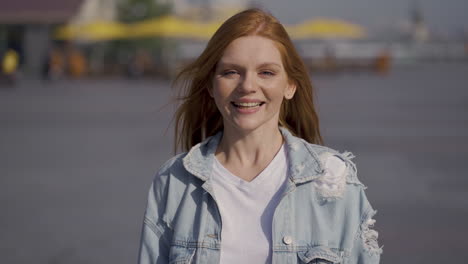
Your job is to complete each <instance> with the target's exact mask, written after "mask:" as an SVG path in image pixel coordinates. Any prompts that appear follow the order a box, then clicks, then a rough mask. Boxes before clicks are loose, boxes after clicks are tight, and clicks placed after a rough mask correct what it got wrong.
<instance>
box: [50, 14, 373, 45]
mask: <svg viewBox="0 0 468 264" xmlns="http://www.w3.org/2000/svg"><path fill="white" fill-rule="evenodd" d="M220 25H221V22H207V23H202V22H195V21H190V20H185V19H181V18H178V17H175V16H164V17H159V18H154V19H149V20H145V21H142V22H137V23H133V24H122V23H117V22H100V21H97V22H93V23H89V24H85V25H73V24H70V25H65V26H62V27H60V28H59V29H57V31H56V32H55V35H54V37H55V38H56V39H80V40H89V41H100V40H111V39H131V38H141V37H156V36H158V37H172V38H182V39H184V38H190V39H202V40H208V39H209V38H210V37H211V36H212V35H213V34H214V32H215V31H216V30H217V29H218V28H219V26H220ZM285 28H286V30H287V31H288V33H289V34H290V36H291V38H292V39H311V38H316V39H321V38H353V39H356V38H363V37H365V36H366V31H365V29H364V28H362V27H361V26H358V25H355V24H351V23H348V22H344V21H340V20H331V19H315V20H308V21H305V22H304V23H301V24H298V25H290V26H285Z"/></svg>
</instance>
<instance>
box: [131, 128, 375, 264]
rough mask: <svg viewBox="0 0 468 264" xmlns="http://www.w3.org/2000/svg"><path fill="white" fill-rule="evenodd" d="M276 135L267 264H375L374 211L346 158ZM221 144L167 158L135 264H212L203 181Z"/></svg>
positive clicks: (213, 216) (214, 224)
mask: <svg viewBox="0 0 468 264" xmlns="http://www.w3.org/2000/svg"><path fill="white" fill-rule="evenodd" d="M280 130H281V133H282V134H283V137H284V139H285V142H286V143H285V147H286V150H287V152H286V153H287V158H288V179H287V182H286V187H285V188H284V191H283V194H282V196H281V200H280V202H279V204H278V206H277V208H276V210H275V213H274V216H273V225H272V245H271V248H272V263H277V264H284V263H288V264H295V263H343V264H347V263H378V262H379V260H380V254H381V252H382V249H381V248H379V246H378V244H377V232H376V231H375V230H373V229H371V228H372V226H373V223H374V222H375V220H373V219H372V216H373V215H374V214H375V213H376V211H374V209H373V208H372V207H371V205H370V204H369V202H368V200H367V198H366V195H365V193H364V189H365V186H364V185H363V184H362V183H361V182H360V181H359V180H358V178H357V175H356V167H355V165H354V163H353V162H352V161H351V160H350V159H351V158H353V156H352V154H351V153H349V152H346V153H339V152H337V151H335V150H332V149H330V148H327V147H323V146H319V145H314V144H310V143H307V142H306V141H305V140H303V139H300V138H297V137H295V136H293V135H292V134H291V133H290V132H289V131H288V130H287V129H285V128H281V127H280ZM221 137H222V132H220V133H218V134H216V135H214V136H212V137H210V138H207V139H206V140H205V141H203V142H201V143H199V144H198V145H196V146H194V147H193V148H192V149H191V150H190V151H189V152H188V153H182V154H179V155H177V156H175V157H173V158H172V159H170V160H169V161H167V162H166V163H165V164H164V165H163V166H162V167H161V169H160V170H159V172H158V173H157V175H156V176H155V178H154V181H153V183H152V185H151V188H150V191H149V195H148V203H147V208H146V212H145V216H144V222H143V228H142V234H141V244H140V250H139V258H138V263H139V264H165V263H171V264H175V263H178V264H179V263H207V264H210V263H219V259H220V249H221V246H222V237H221V228H222V222H221V215H220V212H219V209H218V207H217V204H216V197H215V196H214V195H213V187H212V180H211V179H210V178H211V170H212V164H213V161H214V154H215V151H216V147H217V145H218V143H219V141H220V139H221ZM330 156H336V157H338V158H340V160H342V161H343V162H344V163H345V164H346V166H345V168H346V170H345V171H344V173H342V174H340V175H332V174H330V173H327V168H326V166H325V162H326V158H327V157H330ZM240 246H242V245H240ZM245 250H248V248H246V249H245Z"/></svg>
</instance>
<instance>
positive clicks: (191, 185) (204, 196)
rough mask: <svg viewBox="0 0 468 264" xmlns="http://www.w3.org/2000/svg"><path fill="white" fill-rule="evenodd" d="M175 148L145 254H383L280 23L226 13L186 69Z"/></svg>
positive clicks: (375, 258) (304, 259)
mask: <svg viewBox="0 0 468 264" xmlns="http://www.w3.org/2000/svg"><path fill="white" fill-rule="evenodd" d="M177 80H178V81H179V83H181V82H182V84H183V85H184V87H185V88H186V89H185V90H184V96H183V97H182V104H181V106H180V107H179V108H178V111H177V113H176V135H175V137H176V146H181V147H182V148H183V150H185V151H188V152H184V153H182V154H179V155H177V156H175V157H174V158H172V159H170V160H169V161H168V162H166V164H164V165H163V166H162V168H161V169H160V170H159V172H158V174H157V175H156V177H155V179H154V182H153V184H152V187H151V189H150V192H149V196H148V205H147V209H146V213H145V218H144V224H143V231H142V239H141V247H140V255H139V263H142V264H143V263H223V264H226V263H378V262H379V258H380V253H381V249H380V248H379V247H378V245H377V240H376V239H377V232H376V231H374V230H372V229H370V227H371V226H372V224H373V222H374V220H373V219H372V218H371V217H372V216H373V215H374V214H375V211H374V210H373V209H372V207H371V205H370V204H369V202H368V201H367V199H366V196H365V193H364V186H363V184H362V183H360V182H359V180H358V178H357V176H356V168H355V166H354V164H353V163H352V162H351V161H350V158H352V155H351V154H350V153H344V154H341V153H339V152H337V151H335V150H332V149H329V148H326V147H323V146H320V144H321V143H322V139H321V136H320V132H319V124H318V118H317V114H316V112H315V109H314V104H313V100H312V99H313V97H312V87H311V84H310V80H309V77H308V74H307V70H306V67H305V66H304V64H303V63H302V61H301V59H300V57H299V56H298V54H297V52H296V50H295V48H294V46H293V44H292V43H291V40H290V39H289V37H288V35H287V33H286V31H285V30H284V28H283V26H282V25H281V24H280V23H279V22H278V21H277V20H276V19H275V18H274V17H273V16H271V15H270V14H267V13H265V12H263V11H261V10H258V9H249V10H246V11H243V12H241V13H239V14H236V15H234V16H233V17H231V18H230V19H228V20H227V21H226V22H225V23H224V24H223V25H222V26H221V27H220V28H219V29H218V31H217V32H216V33H215V34H214V36H213V37H212V39H211V40H210V41H209V43H208V45H207V47H206V49H205V51H204V52H203V53H202V54H201V55H200V57H199V58H198V59H197V60H196V61H194V62H193V63H192V64H190V65H188V66H187V67H186V68H185V69H184V70H183V71H182V72H181V74H180V75H179V76H178V79H177Z"/></svg>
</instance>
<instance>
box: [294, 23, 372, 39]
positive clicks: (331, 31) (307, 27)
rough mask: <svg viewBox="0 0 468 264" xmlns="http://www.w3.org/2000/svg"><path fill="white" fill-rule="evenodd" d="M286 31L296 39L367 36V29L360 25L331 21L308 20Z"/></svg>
mask: <svg viewBox="0 0 468 264" xmlns="http://www.w3.org/2000/svg"><path fill="white" fill-rule="evenodd" d="M286 29H287V31H288V33H289V34H290V35H291V38H294V39H308V38H363V37H365V36H366V31H365V29H364V28H362V27H361V26H359V25H355V24H352V23H348V22H344V21H340V20H331V19H314V20H308V21H305V22H303V23H301V24H299V25H294V26H288V27H287V28H286Z"/></svg>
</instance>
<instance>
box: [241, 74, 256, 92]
mask: <svg viewBox="0 0 468 264" xmlns="http://www.w3.org/2000/svg"><path fill="white" fill-rule="evenodd" d="M256 90H257V83H256V79H255V74H253V73H249V72H247V73H245V74H244V76H243V78H242V79H241V82H240V83H239V91H240V92H242V93H254V92H255V91H256Z"/></svg>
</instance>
